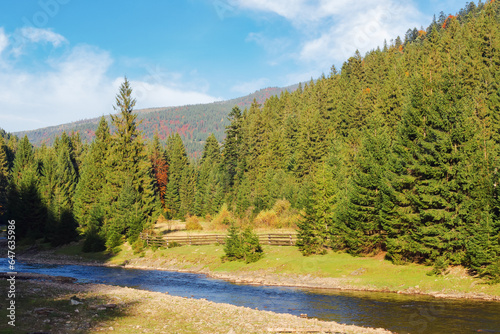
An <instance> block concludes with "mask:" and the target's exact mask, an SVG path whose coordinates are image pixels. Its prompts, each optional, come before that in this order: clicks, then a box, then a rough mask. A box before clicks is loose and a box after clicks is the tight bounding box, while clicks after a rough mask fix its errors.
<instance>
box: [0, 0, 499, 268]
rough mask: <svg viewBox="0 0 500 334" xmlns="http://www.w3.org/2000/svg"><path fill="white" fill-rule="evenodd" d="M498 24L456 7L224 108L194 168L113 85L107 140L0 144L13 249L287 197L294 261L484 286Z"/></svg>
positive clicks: (495, 221) (493, 12) (237, 211)
mask: <svg viewBox="0 0 500 334" xmlns="http://www.w3.org/2000/svg"><path fill="white" fill-rule="evenodd" d="M499 12H500V6H499V5H498V4H497V3H495V2H489V3H487V4H483V3H479V4H478V5H475V4H474V3H469V4H467V6H466V8H464V9H463V10H462V11H460V13H459V14H458V15H456V16H446V15H444V14H442V15H440V16H439V18H438V19H434V20H433V22H432V23H431V24H430V25H429V27H427V28H426V29H420V30H416V29H413V30H409V31H408V33H407V34H406V36H405V38H404V40H402V39H401V38H399V37H398V38H397V39H396V40H395V41H393V42H391V43H390V44H387V43H386V44H384V45H383V47H382V48H377V49H376V50H373V51H371V52H368V53H367V54H366V55H365V56H364V57H363V56H361V54H360V53H359V52H356V53H355V55H353V56H352V57H351V58H349V59H348V60H347V61H346V62H345V63H344V64H343V66H342V68H341V69H340V71H337V69H335V67H332V69H331V72H330V74H329V75H328V76H324V75H323V76H321V77H320V78H319V79H317V80H315V81H314V80H311V81H310V82H309V83H308V84H306V85H304V86H302V85H301V86H299V88H298V89H297V90H296V91H294V92H291V93H290V92H287V91H285V92H283V93H282V94H281V95H280V96H279V97H278V96H274V97H270V98H269V99H267V100H266V101H265V103H264V104H263V105H260V104H258V103H257V102H256V101H254V103H252V105H251V106H250V108H248V109H245V110H243V111H242V110H241V109H240V108H239V107H237V106H235V107H234V108H233V109H232V111H231V113H230V114H229V122H230V124H229V125H228V126H227V127H226V131H225V138H224V140H223V141H222V143H219V142H218V141H217V139H216V138H215V137H214V136H213V135H210V136H209V137H208V139H207V140H206V142H205V145H204V150H203V153H202V156H201V158H200V159H199V160H198V161H193V160H191V159H189V158H188V155H187V154H186V149H185V146H184V144H183V141H182V139H181V138H180V136H179V135H178V134H175V135H172V136H170V137H168V138H167V140H166V145H165V146H164V145H162V144H161V143H160V140H159V139H158V137H156V138H154V140H150V141H144V140H143V138H142V136H141V134H140V132H139V131H138V130H137V122H136V117H137V116H136V115H135V114H134V113H133V106H134V103H135V101H134V100H133V99H131V97H130V96H131V87H130V85H129V83H128V81H125V83H124V84H123V85H122V87H121V89H120V92H119V94H118V95H117V101H116V106H117V109H118V110H119V111H120V114H119V115H118V116H113V117H112V126H113V127H114V128H115V129H116V130H115V131H114V132H113V133H112V132H111V131H110V128H109V125H108V123H107V122H106V120H105V119H104V118H103V119H101V121H100V123H99V127H98V130H97V131H96V138H95V140H94V141H93V142H92V143H91V144H89V145H87V144H82V142H81V139H79V136H78V134H72V135H71V136H67V135H66V134H63V135H62V136H61V137H59V138H58V139H57V140H56V141H55V143H54V145H53V146H52V147H45V146H42V147H40V148H37V149H34V148H33V147H32V146H31V145H30V143H29V141H28V140H27V138H23V139H21V140H19V141H18V140H17V139H16V138H15V137H10V138H7V134H4V136H3V137H5V139H1V140H2V142H1V143H0V147H2V149H1V150H0V184H1V185H2V188H0V189H2V191H1V194H0V205H2V204H1V203H3V205H2V210H5V208H7V211H8V212H9V211H10V215H11V216H12V217H18V218H17V219H16V221H19V222H20V223H19V224H20V227H19V230H22V231H23V232H20V233H25V235H26V236H27V237H28V236H31V237H40V236H45V237H46V238H48V239H49V240H50V241H51V242H53V243H55V244H57V243H58V242H62V240H65V241H67V239H69V238H76V235H77V233H75V231H77V232H79V233H80V234H83V235H85V236H86V238H87V240H91V241H92V240H94V241H95V244H96V245H100V246H99V247H103V245H104V246H105V247H107V248H109V249H113V248H114V247H117V246H118V245H120V244H121V243H122V242H123V240H124V238H128V239H129V241H131V242H134V241H135V240H137V236H138V234H139V232H140V231H142V230H143V229H145V228H149V227H150V226H151V225H152V224H153V223H154V221H156V219H157V218H158V217H159V215H163V216H164V217H166V218H183V217H185V216H186V215H188V214H190V215H199V216H207V215H209V216H213V215H215V214H217V213H218V212H219V211H220V210H222V209H225V210H230V211H231V212H232V214H233V215H232V216H231V217H232V218H231V219H233V220H235V219H241V220H244V219H247V220H248V221H251V219H252V218H254V217H256V216H257V215H258V214H259V213H260V212H264V211H266V210H271V209H272V208H273V207H275V206H276V203H278V202H279V203H283V202H284V201H286V203H288V204H289V205H290V206H291V207H292V208H295V209H297V210H301V212H302V215H303V219H302V220H301V221H300V222H299V223H298V226H297V228H298V231H299V242H298V246H299V249H300V250H301V251H302V252H303V253H304V254H305V255H309V254H321V253H324V252H325V251H326V249H328V248H333V249H341V250H345V251H347V252H349V253H352V254H356V255H358V254H376V253H379V252H386V256H387V258H389V259H391V260H392V261H393V262H395V263H405V262H417V263H424V264H428V265H434V266H435V267H436V268H437V269H439V268H442V267H444V266H446V265H463V266H465V267H466V268H468V269H470V271H471V272H472V273H476V274H479V275H482V276H485V277H497V278H498V277H500V234H499V232H500V220H499V215H500V212H499V201H498V188H499V180H498V166H499V164H498V162H499V152H500V135H499V134H500V116H499V115H500V113H499V112H500V110H499V109H500V86H499V82H500V54H499V52H498V50H500V45H499V44H500V25H499V23H500V20H499V19H500V16H499V15H500V13H499ZM8 215H9V214H7V216H8ZM5 216H6V215H4V217H5ZM21 224H22V225H23V226H22V227H21ZM89 244H92V245H93V244H94V243H93V242H89ZM89 247H90V246H89ZM96 247H97V246H96ZM99 247H97V248H99ZM91 248H92V247H91Z"/></svg>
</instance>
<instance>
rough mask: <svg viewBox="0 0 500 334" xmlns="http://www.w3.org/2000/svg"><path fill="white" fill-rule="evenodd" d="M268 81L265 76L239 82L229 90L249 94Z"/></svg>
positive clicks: (264, 85)
mask: <svg viewBox="0 0 500 334" xmlns="http://www.w3.org/2000/svg"><path fill="white" fill-rule="evenodd" d="M269 82H270V80H269V79H267V78H260V79H256V80H252V81H248V82H240V83H238V84H236V85H234V86H233V87H231V91H233V92H236V93H240V94H244V95H246V94H251V93H253V92H255V91H257V90H259V89H261V88H264V87H266V85H268V84H269Z"/></svg>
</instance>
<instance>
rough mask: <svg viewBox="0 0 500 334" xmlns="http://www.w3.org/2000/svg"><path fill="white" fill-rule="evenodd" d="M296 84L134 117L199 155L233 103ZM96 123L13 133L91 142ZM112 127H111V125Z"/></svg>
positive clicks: (47, 140) (219, 134) (220, 132)
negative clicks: (64, 135)
mask: <svg viewBox="0 0 500 334" xmlns="http://www.w3.org/2000/svg"><path fill="white" fill-rule="evenodd" d="M297 87H298V84H297V85H292V86H288V87H284V88H278V87H270V88H264V89H261V90H258V91H256V92H255V93H253V94H250V95H247V96H243V97H240V98H236V99H232V100H227V101H221V102H214V103H207V104H196V105H186V106H179V107H168V108H150V109H142V110H137V114H138V116H137V120H138V121H139V122H141V123H139V125H138V129H139V130H140V131H141V132H142V135H143V136H144V137H145V138H147V139H153V136H154V134H155V133H157V134H158V136H159V138H160V141H161V142H162V143H165V141H166V138H167V137H168V136H169V135H171V134H174V133H178V134H179V135H180V136H181V138H182V140H183V141H184V144H185V145H186V150H187V152H188V154H189V155H190V156H191V157H192V158H199V157H200V156H201V152H202V150H203V144H204V142H205V140H206V138H207V136H208V135H209V134H211V133H213V134H214V135H215V137H216V138H217V140H219V141H222V139H223V138H224V130H225V128H226V125H228V119H227V115H228V114H229V112H230V111H231V108H232V107H234V106H235V105H238V106H239V107H240V108H246V107H249V106H250V105H251V103H252V101H253V100H254V99H256V100H257V101H259V103H264V101H265V100H266V99H267V98H269V97H271V96H273V95H280V94H281V92H283V91H285V90H286V91H289V92H293V91H294V90H295V89H297ZM106 119H107V121H108V122H109V121H110V119H111V118H110V116H109V115H106ZM98 124H99V118H93V119H84V120H81V121H77V122H73V123H68V124H61V125H58V126H51V127H47V128H41V129H37V130H31V131H21V132H16V133H14V134H15V135H17V136H18V137H19V138H22V137H24V135H27V136H28V139H29V140H30V142H31V143H32V144H34V145H35V146H40V145H41V144H42V143H43V144H46V145H52V144H53V143H54V140H55V138H56V137H57V136H61V134H62V132H63V131H64V132H66V133H67V134H71V133H72V132H77V133H78V134H79V135H80V138H81V140H82V141H83V142H91V141H92V140H93V139H94V138H95V132H96V130H97V126H98ZM111 130H112V131H114V128H113V126H111Z"/></svg>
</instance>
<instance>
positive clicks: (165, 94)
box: [0, 28, 217, 132]
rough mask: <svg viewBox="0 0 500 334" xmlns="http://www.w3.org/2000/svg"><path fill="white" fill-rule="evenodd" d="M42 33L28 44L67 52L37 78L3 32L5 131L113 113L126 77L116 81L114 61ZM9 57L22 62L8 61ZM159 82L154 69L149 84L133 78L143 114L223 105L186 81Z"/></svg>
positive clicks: (0, 109)
mask: <svg viewBox="0 0 500 334" xmlns="http://www.w3.org/2000/svg"><path fill="white" fill-rule="evenodd" d="M40 30H42V29H37V30H31V31H28V32H27V34H26V36H27V37H26V40H27V41H29V42H30V43H47V42H48V43H50V44H51V45H53V46H54V47H58V46H60V45H61V43H65V44H66V46H65V49H64V50H63V52H59V53H58V56H54V55H53V54H52V53H51V52H49V53H48V54H49V55H47V56H45V57H46V58H45V59H42V60H43V61H44V64H45V66H44V67H43V68H41V69H39V70H37V71H36V73H33V72H32V71H29V70H27V69H26V67H24V66H23V63H22V61H21V60H22V55H16V54H14V55H13V56H12V51H13V49H14V48H15V47H16V45H14V43H9V36H8V35H7V34H6V33H5V31H4V29H3V28H0V65H1V66H0V77H1V78H2V80H0V120H1V124H0V127H2V128H4V129H5V130H7V131H11V132H12V131H21V130H28V129H35V128H40V127H42V126H50V125H57V124H61V123H66V122H72V121H77V120H80V119H84V118H91V117H97V116H100V115H103V114H109V113H113V112H114V110H113V104H114V102H115V101H114V97H115V95H116V93H117V91H118V87H119V85H120V83H121V82H122V81H123V77H116V76H112V75H110V68H111V66H112V64H113V63H114V62H115V59H113V57H112V55H111V54H110V53H109V52H107V51H105V50H102V49H100V48H97V47H94V46H91V45H76V46H70V45H69V42H68V41H67V40H66V39H65V38H64V37H63V36H61V35H58V34H56V33H50V31H45V32H42V31H40ZM28 50H30V48H28ZM1 51H6V52H1ZM9 51H10V52H9ZM9 55H11V56H12V57H16V59H17V61H8V60H9V59H8V57H9ZM19 57H21V60H20V59H18V58H19ZM155 75H156V77H155ZM155 78H156V79H155ZM158 78H159V77H158V73H157V71H155V70H154V69H153V70H151V71H150V73H148V75H146V76H145V77H143V78H137V79H135V80H134V78H129V80H131V83H132V88H133V89H134V94H135V96H136V97H137V99H138V104H137V108H141V107H159V106H172V105H183V104H196V103H205V102H211V101H215V100H217V98H215V97H212V96H210V95H208V94H205V93H203V92H199V91H196V90H194V89H186V88H185V85H183V84H181V83H179V82H180V81H181V80H182V75H180V76H179V77H177V78H178V81H177V82H174V81H173V78H172V77H169V78H168V79H170V81H168V80H167V78H161V80H159V79H158Z"/></svg>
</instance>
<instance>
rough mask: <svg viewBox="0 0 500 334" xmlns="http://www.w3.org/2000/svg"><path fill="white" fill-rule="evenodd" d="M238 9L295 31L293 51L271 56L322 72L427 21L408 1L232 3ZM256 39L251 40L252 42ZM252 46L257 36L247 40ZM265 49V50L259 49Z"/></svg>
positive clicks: (255, 0)
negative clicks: (266, 16)
mask: <svg viewBox="0 0 500 334" xmlns="http://www.w3.org/2000/svg"><path fill="white" fill-rule="evenodd" d="M235 1H236V5H237V6H239V8H240V9H246V10H253V11H256V12H261V13H268V14H269V13H272V14H274V15H278V16H281V17H283V18H285V19H286V20H288V21H289V22H290V24H291V25H292V26H293V27H294V28H295V29H296V33H295V35H296V36H297V40H296V41H295V43H294V48H291V46H290V45H279V44H277V45H275V50H276V49H279V48H281V52H288V53H292V54H295V55H296V61H298V62H306V63H307V62H309V63H313V64H316V66H317V68H318V69H319V68H322V69H323V71H324V70H325V69H328V68H329V67H330V66H331V65H332V64H334V63H337V64H338V63H341V62H343V61H345V60H346V59H347V58H348V57H350V56H351V55H353V54H354V52H355V51H356V50H359V51H360V52H361V53H362V54H363V53H365V52H367V51H369V50H371V49H374V48H376V47H377V46H381V45H382V44H383V41H384V39H385V40H387V41H390V40H391V39H395V38H396V36H397V35H403V34H404V33H405V32H406V30H407V29H408V28H410V27H414V26H419V25H420V23H419V22H425V21H428V20H429V19H430V18H426V17H424V15H423V14H422V13H421V12H420V11H419V10H418V8H417V7H416V6H415V4H414V3H413V2H412V1H409V0H402V1H396V0H379V1H372V0H358V1H350V0H349V1H348V0H336V1H331V0H290V1H286V0H275V1H272V0H271V1H269V0H267V1H266V0H235ZM256 36H257V37H259V39H255V37H256ZM249 39H255V40H256V41H257V42H259V41H261V40H262V39H264V37H263V36H261V35H260V33H259V32H254V33H253V34H250V35H249ZM264 47H265V45H264Z"/></svg>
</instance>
